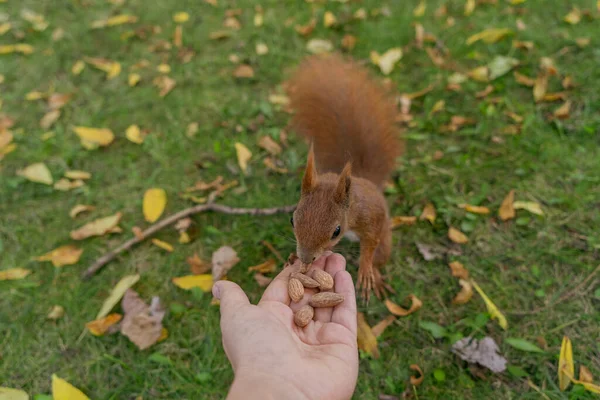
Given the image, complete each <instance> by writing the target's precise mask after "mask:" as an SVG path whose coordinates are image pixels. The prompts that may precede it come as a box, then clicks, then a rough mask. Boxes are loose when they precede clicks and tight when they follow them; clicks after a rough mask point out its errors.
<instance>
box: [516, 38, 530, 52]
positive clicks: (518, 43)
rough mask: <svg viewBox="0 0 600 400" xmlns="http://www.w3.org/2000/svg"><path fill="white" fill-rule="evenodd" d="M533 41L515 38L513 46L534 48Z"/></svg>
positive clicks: (527, 48) (526, 48) (524, 48)
mask: <svg viewBox="0 0 600 400" xmlns="http://www.w3.org/2000/svg"><path fill="white" fill-rule="evenodd" d="M533 46H534V44H533V42H527V41H525V42H522V41H520V40H513V47H514V48H515V49H523V50H531V49H533Z"/></svg>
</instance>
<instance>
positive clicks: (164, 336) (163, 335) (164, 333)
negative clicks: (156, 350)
mask: <svg viewBox="0 0 600 400" xmlns="http://www.w3.org/2000/svg"><path fill="white" fill-rule="evenodd" d="M168 337H169V331H168V330H167V328H162V330H161V331H160V336H159V338H158V339H157V340H156V343H160V342H162V341H164V340H167V338H168Z"/></svg>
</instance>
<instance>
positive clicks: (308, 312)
mask: <svg viewBox="0 0 600 400" xmlns="http://www.w3.org/2000/svg"><path fill="white" fill-rule="evenodd" d="M314 315H315V309H314V308H312V307H311V306H309V305H308V304H307V305H305V306H304V307H302V308H301V309H299V310H298V311H296V314H294V323H296V325H298V326H299V327H300V328H304V327H305V326H306V325H308V323H309V322H310V321H312V319H313V316H314Z"/></svg>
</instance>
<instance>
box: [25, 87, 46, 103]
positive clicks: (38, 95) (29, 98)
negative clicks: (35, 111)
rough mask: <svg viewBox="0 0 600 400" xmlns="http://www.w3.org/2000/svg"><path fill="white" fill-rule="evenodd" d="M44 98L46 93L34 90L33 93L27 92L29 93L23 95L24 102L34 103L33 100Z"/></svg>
mask: <svg viewBox="0 0 600 400" xmlns="http://www.w3.org/2000/svg"><path fill="white" fill-rule="evenodd" d="M46 96H47V94H46V93H44V92H39V91H37V90H34V91H32V92H29V93H27V94H26V95H25V100H27V101H35V100H40V99H43V98H44V97H46Z"/></svg>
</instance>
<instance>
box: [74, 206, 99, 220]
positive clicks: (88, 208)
mask: <svg viewBox="0 0 600 400" xmlns="http://www.w3.org/2000/svg"><path fill="white" fill-rule="evenodd" d="M95 209H96V207H94V206H88V205H85V204H77V205H76V206H75V207H73V208H71V211H69V216H70V217H71V218H75V217H76V216H78V215H79V214H81V213H82V212H86V211H92V210H95Z"/></svg>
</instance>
